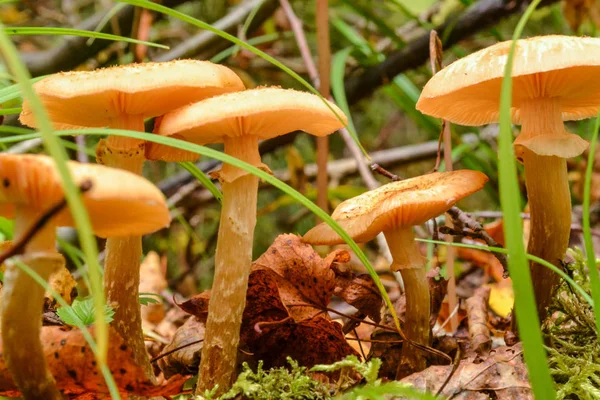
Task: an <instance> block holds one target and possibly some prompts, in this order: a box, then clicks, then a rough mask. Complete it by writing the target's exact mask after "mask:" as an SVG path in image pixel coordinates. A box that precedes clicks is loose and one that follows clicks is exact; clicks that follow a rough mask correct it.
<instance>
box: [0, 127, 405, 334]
mask: <svg viewBox="0 0 600 400" xmlns="http://www.w3.org/2000/svg"><path fill="white" fill-rule="evenodd" d="M54 133H55V135H58V136H72V135H89V136H106V135H116V136H126V137H130V138H136V139H141V140H145V141H149V142H154V143H159V144H164V145H167V146H171V147H174V148H177V149H181V150H187V151H191V152H194V153H197V154H199V155H201V156H205V157H209V158H214V159H216V160H219V161H222V162H224V163H228V164H231V165H233V166H234V167H237V168H240V169H242V170H244V171H247V172H249V173H251V174H252V175H255V176H257V177H259V178H260V179H262V180H264V181H266V182H267V183H270V184H271V185H273V186H275V187H276V188H277V189H279V190H281V191H282V192H284V193H286V194H287V195H289V196H291V197H293V198H294V199H295V200H296V201H297V202H298V203H300V204H301V205H303V206H304V207H306V208H307V209H308V210H309V211H311V212H312V213H313V214H314V215H316V216H317V217H318V218H320V219H321V220H322V221H324V222H325V223H327V224H328V225H329V226H331V228H332V229H333V230H334V231H335V232H336V233H337V234H338V235H340V237H341V238H343V239H344V241H345V242H346V243H347V244H348V246H349V247H350V249H352V251H354V253H355V254H356V256H357V257H358V259H359V260H360V261H361V262H362V263H363V265H364V266H365V268H366V269H367V271H368V272H369V275H370V276H371V277H372V278H373V281H374V282H375V285H376V286H377V288H378V289H379V291H380V293H381V296H382V297H383V299H384V301H385V304H386V306H388V307H389V309H390V313H391V314H392V317H393V319H394V323H395V325H396V327H397V328H398V329H401V328H400V322H399V320H398V316H397V315H396V312H395V310H394V307H393V304H392V302H391V300H390V298H389V296H388V295H387V291H386V290H385V288H384V286H383V284H382V283H381V280H380V279H379V276H378V275H377V272H376V271H375V269H373V267H372V266H371V263H370V262H369V260H368V259H367V257H366V256H365V254H364V253H363V252H362V250H361V249H360V247H358V245H357V244H356V243H355V242H354V240H352V238H351V237H350V236H349V235H348V234H347V233H346V232H345V231H344V230H343V229H342V227H341V226H339V225H338V223H337V222H335V221H334V220H333V219H332V218H331V217H330V216H329V214H327V213H326V212H325V211H323V210H322V209H321V208H320V207H319V206H317V205H316V204H314V203H313V202H312V201H310V200H309V199H307V198H306V197H305V196H303V195H302V194H301V193H300V192H298V191H297V190H296V189H294V188H292V187H291V186H289V185H287V184H286V183H285V182H282V181H280V180H279V179H277V178H275V177H273V176H272V175H270V174H268V173H267V172H265V171H263V170H261V169H259V168H257V167H255V166H253V165H250V164H248V163H246V162H244V161H241V160H238V159H237V158H235V157H232V156H230V155H228V154H225V153H221V152H219V151H217V150H214V149H211V148H208V147H204V146H200V145H197V144H193V143H190V142H186V141H183V140H178V139H174V138H171V137H167V136H160V135H154V134H149V133H143V132H137V131H126V130H122V129H74V130H65V131H55V132H54ZM28 136H30V135H28ZM36 137H39V135H36ZM11 141H13V142H14V141H18V137H8V138H0V143H7V142H11ZM88 262H89V261H88Z"/></svg>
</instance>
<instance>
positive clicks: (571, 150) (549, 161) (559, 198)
mask: <svg viewBox="0 0 600 400" xmlns="http://www.w3.org/2000/svg"><path fill="white" fill-rule="evenodd" d="M561 110H562V108H561V105H560V103H559V100H558V99H554V98H539V99H535V100H530V101H527V102H524V103H523V104H522V105H521V111H520V112H521V122H522V128H521V133H520V135H519V137H518V138H517V140H516V141H515V149H516V153H517V156H518V157H519V158H520V160H521V161H522V162H523V166H524V169H525V184H526V186H527V198H528V200H529V212H530V214H531V224H530V226H531V230H530V234H529V243H528V246H527V251H528V252H529V253H530V254H533V255H535V256H538V257H540V258H543V259H544V260H546V261H548V262H550V263H552V264H554V265H555V266H557V267H558V268H562V266H561V263H560V262H561V261H562V260H563V258H564V256H565V253H566V251H567V247H568V245H569V235H570V232H571V194H570V191H569V183H568V177H567V160H566V158H567V157H573V156H576V155H579V154H581V152H582V151H583V150H585V148H586V147H587V143H586V142H585V141H584V140H583V139H581V138H579V136H577V135H573V134H570V133H568V132H567V131H566V130H565V127H564V123H563V121H562V114H561ZM531 274H532V280H533V286H534V292H535V298H536V302H537V308H538V314H539V316H540V320H542V321H543V320H544V319H545V317H546V308H547V307H548V306H549V305H550V302H551V301H552V296H553V294H554V291H555V290H556V287H557V285H558V283H559V282H560V277H559V276H558V275H557V274H555V273H554V272H552V271H551V270H549V269H547V268H546V267H544V266H542V265H539V264H536V263H531Z"/></svg>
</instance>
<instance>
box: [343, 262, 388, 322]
mask: <svg viewBox="0 0 600 400" xmlns="http://www.w3.org/2000/svg"><path fill="white" fill-rule="evenodd" d="M334 294H335V295H336V296H338V297H340V298H342V299H343V300H344V301H345V302H346V303H348V304H350V305H351V306H353V307H354V308H356V309H357V310H358V311H359V313H361V314H364V315H366V316H367V317H369V318H371V319H372V320H373V321H375V322H376V323H378V322H379V321H380V320H381V307H382V306H383V299H382V298H381V295H380V294H379V289H377V286H376V285H375V282H373V279H372V278H371V277H370V276H369V275H367V274H363V275H358V276H354V277H352V278H348V277H345V276H337V277H336V278H335V291H334Z"/></svg>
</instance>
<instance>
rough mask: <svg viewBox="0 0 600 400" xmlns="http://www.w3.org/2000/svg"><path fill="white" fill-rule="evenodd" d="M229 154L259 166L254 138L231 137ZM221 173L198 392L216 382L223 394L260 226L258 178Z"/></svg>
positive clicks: (229, 379) (231, 372) (232, 362)
mask: <svg viewBox="0 0 600 400" xmlns="http://www.w3.org/2000/svg"><path fill="white" fill-rule="evenodd" d="M225 152H226V153H227V154H230V155H233V156H235V157H237V158H239V159H242V160H244V161H246V162H249V163H252V164H255V165H257V164H260V155H259V153H258V139H257V138H256V137H250V138H248V137H241V138H233V139H227V140H226V141H225ZM241 173H243V174H242V175H241V176H240V174H241ZM219 175H220V179H221V185H222V188H223V209H222V210H221V220H220V225H219V234H218V242H217V250H216V255H215V277H214V282H213V286H212V290H211V296H210V303H209V306H208V319H207V321H206V331H205V336H204V343H203V347H202V358H201V362H200V371H199V373H198V386H197V388H196V394H198V395H201V394H203V393H204V391H205V390H210V389H212V388H213V387H214V386H215V385H217V384H218V385H219V389H218V390H217V395H220V394H223V393H224V392H225V391H227V390H228V389H229V388H230V386H231V384H232V382H233V379H234V378H235V376H236V365H237V352H238V344H239V339H240V328H241V325H242V314H243V312H244V307H245V305H246V290H247V288H248V277H249V276H250V267H251V265H252V243H253V239H254V227H255V225H256V199H257V193H258V178H257V177H256V176H254V175H249V174H247V173H246V172H244V171H242V170H239V169H237V168H234V167H231V166H230V165H228V164H226V165H224V166H223V169H222V170H221V171H220V174H219Z"/></svg>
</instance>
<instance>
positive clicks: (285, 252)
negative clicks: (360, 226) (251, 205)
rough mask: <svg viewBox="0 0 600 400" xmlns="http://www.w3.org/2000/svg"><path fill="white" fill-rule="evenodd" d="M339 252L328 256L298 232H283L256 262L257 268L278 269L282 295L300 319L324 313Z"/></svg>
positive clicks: (289, 308) (333, 280) (333, 279)
mask: <svg viewBox="0 0 600 400" xmlns="http://www.w3.org/2000/svg"><path fill="white" fill-rule="evenodd" d="M344 253H346V252H344V251H338V252H335V253H334V255H333V256H331V255H330V256H329V257H328V258H327V259H326V260H324V259H322V258H321V257H319V255H318V254H317V253H316V252H315V251H314V250H313V248H312V247H311V246H310V245H308V244H306V243H303V242H302V241H301V238H300V237H299V236H296V235H279V236H278V237H277V238H276V239H275V241H274V242H273V244H272V245H271V246H270V247H269V248H268V249H267V251H266V252H265V253H264V254H263V255H262V256H260V257H259V258H258V259H257V260H256V261H255V262H254V263H253V264H252V269H253V271H261V270H263V271H267V273H274V274H275V275H274V277H275V279H276V282H277V287H278V288H279V295H280V297H281V300H282V301H283V304H285V306H286V307H287V309H288V311H289V314H290V316H291V317H292V318H293V319H294V321H296V322H300V321H302V320H306V319H310V318H312V317H314V316H317V315H319V314H322V313H323V310H324V309H325V308H326V307H327V304H329V301H330V300H331V296H332V295H333V292H334V289H335V273H334V272H333V270H332V269H331V263H333V262H334V261H335V260H336V257H337V256H336V255H340V254H341V255H342V256H343V254H344Z"/></svg>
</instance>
